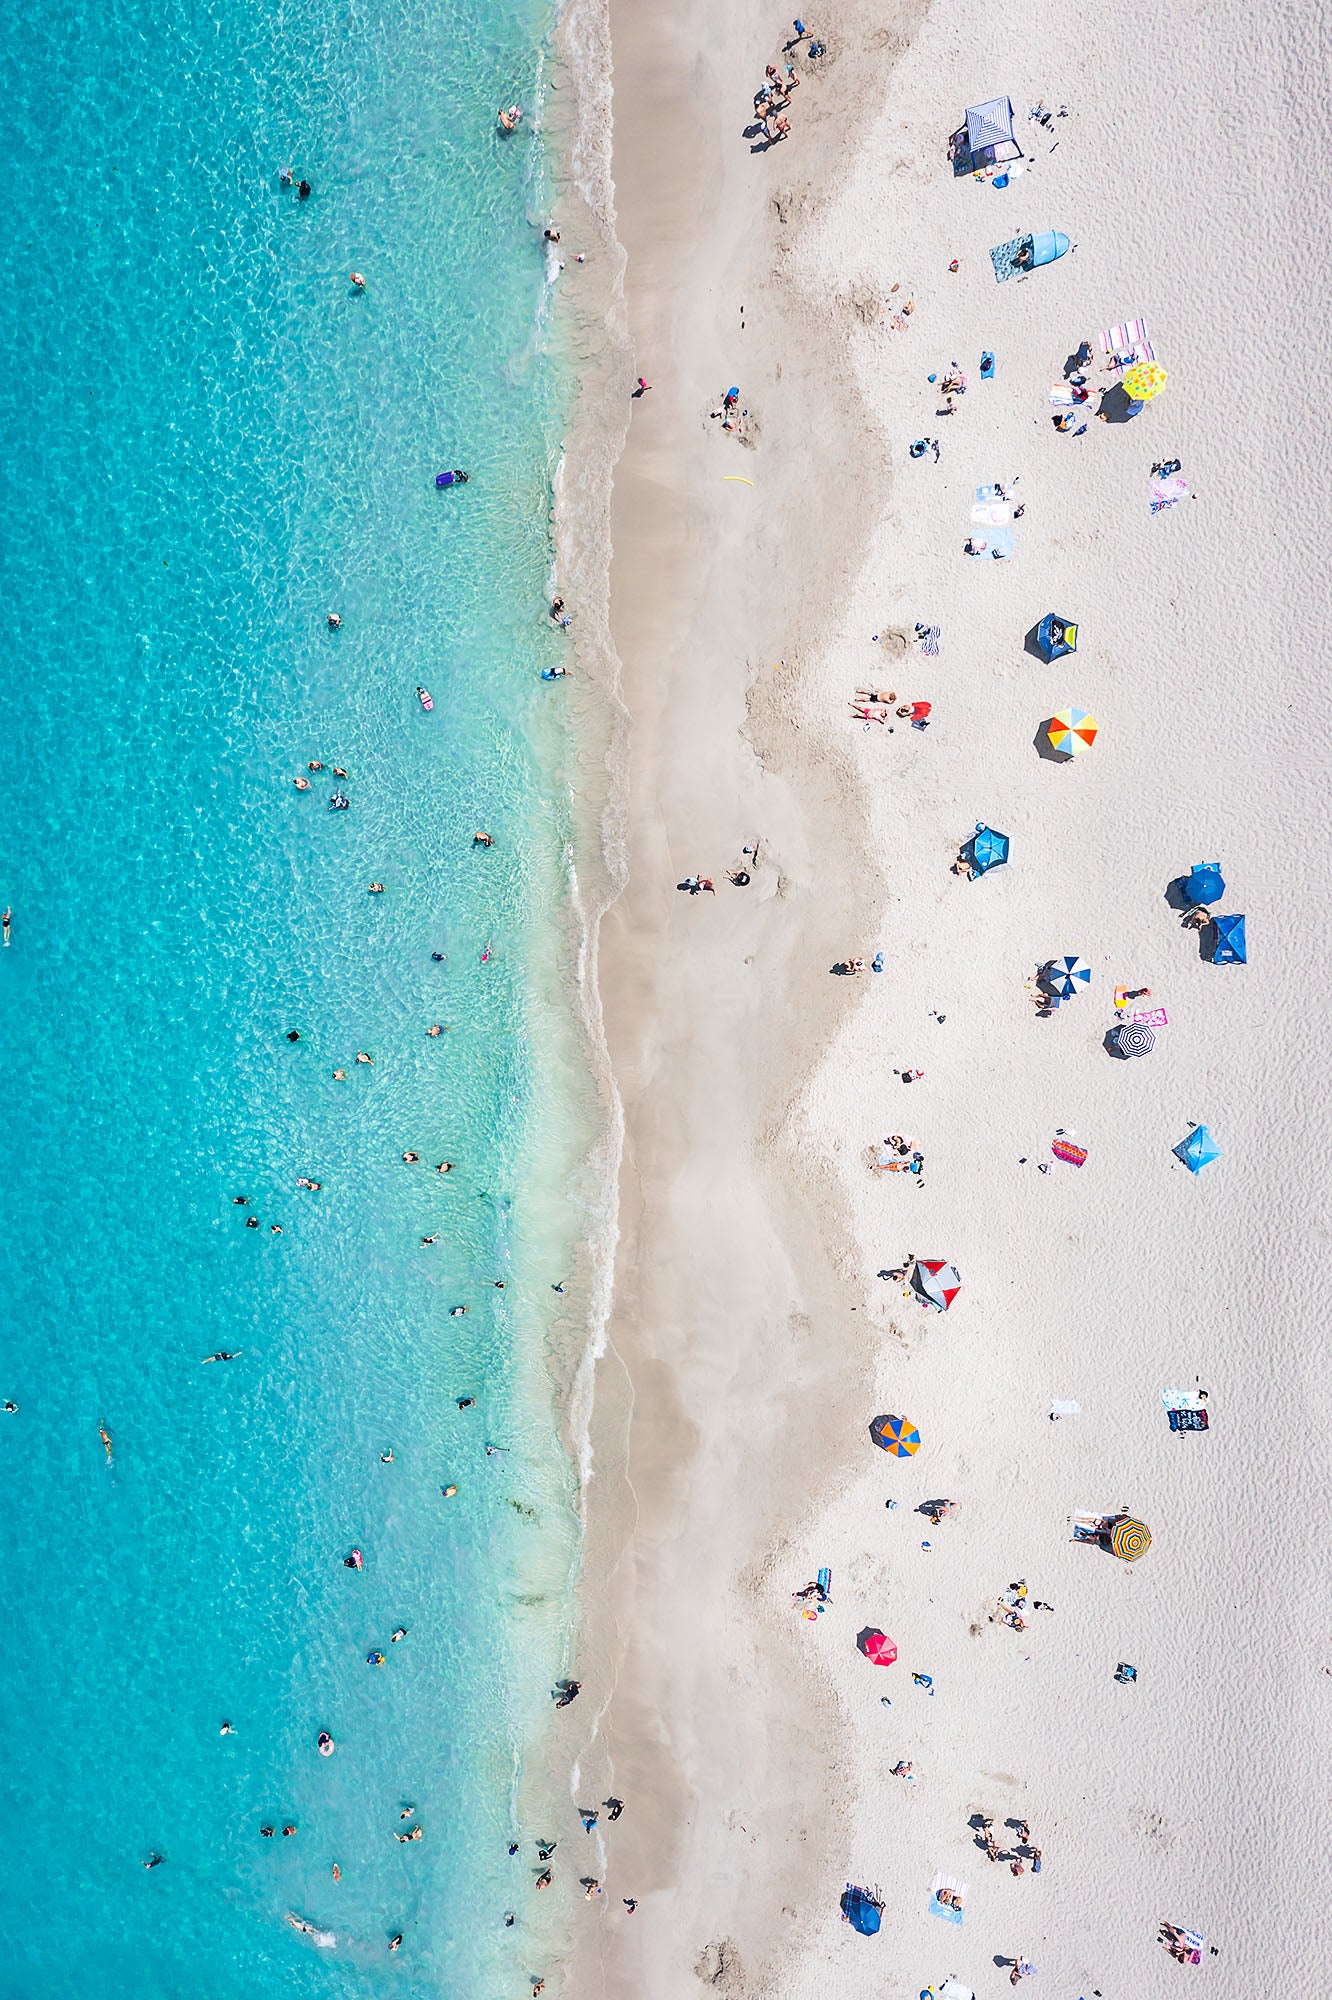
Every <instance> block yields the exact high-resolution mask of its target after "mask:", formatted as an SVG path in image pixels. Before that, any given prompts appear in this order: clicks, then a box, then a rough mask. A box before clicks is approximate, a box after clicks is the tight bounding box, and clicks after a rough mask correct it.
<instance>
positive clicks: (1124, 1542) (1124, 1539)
mask: <svg viewBox="0 0 1332 2000" xmlns="http://www.w3.org/2000/svg"><path fill="white" fill-rule="evenodd" d="M1151 1545H1152V1531H1151V1529H1150V1528H1149V1527H1148V1526H1147V1524H1146V1522H1145V1521H1134V1520H1131V1519H1130V1518H1129V1516H1128V1515H1127V1514H1121V1515H1120V1517H1119V1519H1118V1520H1117V1521H1116V1522H1115V1525H1114V1527H1113V1528H1112V1529H1111V1530H1110V1547H1111V1549H1112V1550H1113V1551H1114V1553H1115V1554H1116V1555H1117V1556H1119V1557H1121V1558H1122V1559H1123V1561H1124V1562H1126V1563H1131V1562H1136V1561H1137V1560H1138V1557H1139V1556H1145V1555H1146V1553H1147V1551H1148V1549H1149V1548H1150V1547H1151Z"/></svg>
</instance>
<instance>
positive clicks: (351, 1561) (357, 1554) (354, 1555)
mask: <svg viewBox="0 0 1332 2000" xmlns="http://www.w3.org/2000/svg"><path fill="white" fill-rule="evenodd" d="M342 1566H343V1568H344V1569H364V1567H365V1558H364V1557H363V1556H362V1554H361V1551H360V1550H359V1549H353V1550H352V1551H351V1553H350V1555H345V1556H344V1557H343V1558H342Z"/></svg>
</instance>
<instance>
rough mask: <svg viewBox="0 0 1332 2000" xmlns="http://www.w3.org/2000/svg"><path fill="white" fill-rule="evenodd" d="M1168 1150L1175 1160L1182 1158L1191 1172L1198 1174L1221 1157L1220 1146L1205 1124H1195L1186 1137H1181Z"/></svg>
mask: <svg viewBox="0 0 1332 2000" xmlns="http://www.w3.org/2000/svg"><path fill="white" fill-rule="evenodd" d="M1170 1150H1171V1152H1172V1153H1173V1154H1174V1155H1175V1158H1176V1159H1177V1160H1183V1162H1184V1164H1185V1166H1186V1167H1187V1168H1188V1170H1189V1172H1190V1173H1191V1174H1200V1173H1201V1172H1202V1170H1203V1168H1204V1167H1209V1166H1210V1165H1211V1164H1212V1161H1213V1160H1219V1159H1220V1157H1221V1148H1220V1147H1219V1146H1218V1145H1217V1143H1216V1140H1215V1139H1214V1138H1213V1137H1212V1135H1211V1133H1210V1132H1209V1131H1208V1129H1207V1127H1206V1126H1205V1125H1195V1126H1194V1128H1193V1130H1192V1131H1191V1132H1190V1134H1189V1136H1188V1138H1187V1139H1181V1140H1180V1142H1179V1144H1178V1145H1177V1146H1172V1147H1171V1149H1170Z"/></svg>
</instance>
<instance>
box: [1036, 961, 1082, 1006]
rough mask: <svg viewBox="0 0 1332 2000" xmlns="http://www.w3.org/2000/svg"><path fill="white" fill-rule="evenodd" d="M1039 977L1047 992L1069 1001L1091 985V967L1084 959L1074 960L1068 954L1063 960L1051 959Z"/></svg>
mask: <svg viewBox="0 0 1332 2000" xmlns="http://www.w3.org/2000/svg"><path fill="white" fill-rule="evenodd" d="M1041 977H1042V978H1043V980H1044V981H1045V985H1046V988H1047V989H1048V991H1049V992H1051V993H1054V994H1057V995H1058V997H1059V998H1060V999H1061V1000H1071V999H1072V998H1073V995H1074V994H1075V993H1081V992H1082V990H1083V988H1084V987H1085V986H1090V985H1091V967H1090V966H1089V965H1088V963H1087V961H1086V959H1085V958H1074V957H1073V956H1072V954H1071V953H1070V954H1069V955H1068V956H1067V957H1065V958H1052V959H1051V960H1050V963H1049V964H1048V965H1047V966H1044V967H1043V968H1042V972H1041Z"/></svg>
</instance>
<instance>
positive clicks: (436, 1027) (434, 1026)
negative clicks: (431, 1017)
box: [426, 1021, 444, 1042]
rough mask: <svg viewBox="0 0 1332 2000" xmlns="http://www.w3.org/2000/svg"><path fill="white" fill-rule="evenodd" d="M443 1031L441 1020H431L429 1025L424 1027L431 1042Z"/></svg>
mask: <svg viewBox="0 0 1332 2000" xmlns="http://www.w3.org/2000/svg"><path fill="white" fill-rule="evenodd" d="M443 1032H444V1023H443V1022H442V1021H433V1022H432V1023H431V1025H430V1026H429V1027H428V1028H427V1029H426V1033H427V1034H428V1035H429V1037H430V1039H431V1041H432V1042H433V1041H434V1040H436V1038H437V1037H438V1036H440V1035H442V1034H443Z"/></svg>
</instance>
